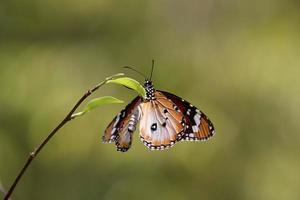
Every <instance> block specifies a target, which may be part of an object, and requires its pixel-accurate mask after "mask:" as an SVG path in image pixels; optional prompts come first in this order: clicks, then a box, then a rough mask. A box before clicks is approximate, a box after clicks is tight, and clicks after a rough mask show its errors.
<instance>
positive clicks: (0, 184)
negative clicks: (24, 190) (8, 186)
mask: <svg viewBox="0 0 300 200" xmlns="http://www.w3.org/2000/svg"><path fill="white" fill-rule="evenodd" d="M0 192H1V193H3V195H5V194H6V191H5V188H4V186H3V185H2V182H1V181H0ZM9 200H12V199H11V198H9Z"/></svg>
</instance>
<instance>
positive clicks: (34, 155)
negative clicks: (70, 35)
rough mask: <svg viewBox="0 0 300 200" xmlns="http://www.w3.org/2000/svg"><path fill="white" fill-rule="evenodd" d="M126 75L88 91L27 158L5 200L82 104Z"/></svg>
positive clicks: (6, 199)
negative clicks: (108, 84) (109, 83)
mask: <svg viewBox="0 0 300 200" xmlns="http://www.w3.org/2000/svg"><path fill="white" fill-rule="evenodd" d="M123 75H124V74H121V73H120V74H116V75H114V76H111V77H108V78H106V80H105V81H103V82H101V83H99V84H98V85H96V86H95V87H93V88H92V89H90V90H88V91H87V92H86V93H85V94H84V95H83V96H82V97H81V98H80V99H79V100H78V102H77V103H76V104H75V106H74V107H73V109H72V110H71V111H70V112H69V113H68V115H67V116H66V117H65V118H64V119H63V120H62V121H61V122H60V123H59V125H58V126H57V127H56V128H55V129H53V131H51V132H50V134H49V135H48V136H47V137H46V138H45V139H44V141H43V142H42V143H41V144H40V145H39V146H38V147H37V148H36V149H35V150H34V151H33V152H31V153H30V154H29V157H28V158H27V161H26V163H25V165H24V167H23V168H22V169H21V171H20V172H19V174H18V175H17V177H16V178H15V181H14V182H13V184H12V185H11V187H10V189H9V190H8V192H7V193H6V195H5V197H4V199H3V200H9V197H10V196H11V195H12V193H13V191H14V189H15V188H16V186H17V184H18V183H19V181H20V179H21V178H22V176H23V175H24V173H25V172H26V170H27V168H28V167H29V166H30V164H31V162H32V161H33V160H34V159H35V158H36V157H37V155H38V154H39V153H40V151H41V150H42V149H43V147H44V146H45V145H46V144H47V143H48V142H49V141H50V139H51V138H52V137H53V136H54V135H55V134H56V133H57V131H59V130H60V129H61V128H62V127H63V126H64V125H65V124H66V123H68V122H69V121H71V120H72V119H74V118H75V117H76V116H74V115H73V114H74V112H75V111H76V110H77V108H78V107H79V106H80V105H81V104H82V102H83V101H84V100H85V99H86V98H87V97H89V96H90V95H91V94H92V93H94V92H95V91H96V90H98V89H99V88H100V87H101V86H102V85H104V84H106V83H107V81H109V80H112V79H114V78H115V77H118V76H123Z"/></svg>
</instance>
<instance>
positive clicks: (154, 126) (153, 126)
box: [151, 123, 157, 131]
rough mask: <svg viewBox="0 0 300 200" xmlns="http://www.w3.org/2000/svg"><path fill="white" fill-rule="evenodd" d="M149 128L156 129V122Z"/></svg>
mask: <svg viewBox="0 0 300 200" xmlns="http://www.w3.org/2000/svg"><path fill="white" fill-rule="evenodd" d="M151 130H152V131H156V130H157V123H154V124H152V126H151Z"/></svg>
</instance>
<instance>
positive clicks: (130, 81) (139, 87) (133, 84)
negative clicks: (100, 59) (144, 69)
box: [107, 77, 146, 98]
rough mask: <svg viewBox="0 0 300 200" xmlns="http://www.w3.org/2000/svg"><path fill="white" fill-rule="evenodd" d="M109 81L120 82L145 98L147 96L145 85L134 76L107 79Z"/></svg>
mask: <svg viewBox="0 0 300 200" xmlns="http://www.w3.org/2000/svg"><path fill="white" fill-rule="evenodd" d="M107 83H116V84H120V85H123V86H125V87H128V88H130V89H133V90H135V91H136V92H137V93H138V94H139V95H140V96H142V97H143V98H145V96H146V91H145V89H144V87H143V86H142V85H141V84H140V83H139V82H138V81H136V80H134V79H132V78H128V77H121V78H116V79H113V80H109V81H107Z"/></svg>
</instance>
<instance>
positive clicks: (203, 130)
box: [157, 91, 215, 141]
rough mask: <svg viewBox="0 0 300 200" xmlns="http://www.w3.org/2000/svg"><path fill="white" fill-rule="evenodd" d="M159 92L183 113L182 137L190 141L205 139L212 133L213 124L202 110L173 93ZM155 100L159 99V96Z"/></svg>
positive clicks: (213, 131)
mask: <svg viewBox="0 0 300 200" xmlns="http://www.w3.org/2000/svg"><path fill="white" fill-rule="evenodd" d="M160 92H161V93H162V94H163V95H165V97H166V98H167V99H169V100H170V101H172V102H173V103H174V105H175V106H176V108H177V109H179V110H180V111H181V112H182V113H183V115H184V123H185V130H184V135H183V139H185V140H191V141H194V140H196V141H197V140H207V139H209V138H210V137H212V136H213V135H214V133H215V129H214V126H213V124H212V123H211V121H210V120H209V119H208V118H207V116H206V115H205V114H204V113H203V112H201V111H200V110H199V109H197V108H196V107H195V106H193V105H191V104H190V103H189V102H187V101H185V100H183V99H181V98H180V97H178V96H176V95H174V94H171V93H168V92H163V91H160ZM157 100H158V101H159V100H160V98H158V99H157Z"/></svg>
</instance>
